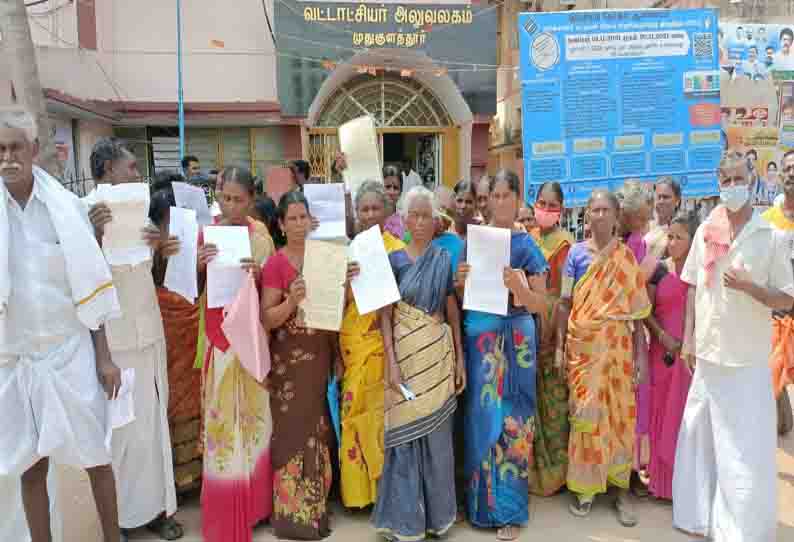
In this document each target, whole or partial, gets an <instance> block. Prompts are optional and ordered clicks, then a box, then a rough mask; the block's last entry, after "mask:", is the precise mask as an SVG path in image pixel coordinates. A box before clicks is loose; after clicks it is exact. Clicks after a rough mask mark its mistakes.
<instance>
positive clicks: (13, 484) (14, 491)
mask: <svg viewBox="0 0 794 542" xmlns="http://www.w3.org/2000/svg"><path fill="white" fill-rule="evenodd" d="M56 478H57V474H56V472H55V468H54V467H50V473H49V476H48V477H47V491H48V493H49V495H50V526H51V532H52V540H53V542H59V541H60V540H63V536H62V534H61V518H60V515H59V514H58V507H57V506H55V494H56V491H57V489H56V486H57V484H56ZM0 510H2V513H0V540H3V541H6V540H7V541H9V542H11V541H13V542H30V531H29V530H28V522H27V518H26V517H25V508H24V506H23V505H22V488H21V482H20V479H19V477H18V476H0Z"/></svg>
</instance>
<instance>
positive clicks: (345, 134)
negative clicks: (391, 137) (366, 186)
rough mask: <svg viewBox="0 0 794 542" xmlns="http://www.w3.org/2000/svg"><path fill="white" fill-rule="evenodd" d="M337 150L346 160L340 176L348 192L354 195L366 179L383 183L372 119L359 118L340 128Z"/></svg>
mask: <svg viewBox="0 0 794 542" xmlns="http://www.w3.org/2000/svg"><path fill="white" fill-rule="evenodd" d="M339 148H340V150H341V151H342V152H343V153H344V155H345V157H346V158H347V169H345V171H344V172H343V173H342V176H343V177H344V179H345V186H346V188H347V191H348V192H350V193H351V194H355V193H356V192H357V191H358V187H359V185H360V184H361V183H363V182H364V181H366V180H368V179H371V180H374V181H380V182H383V168H382V167H381V163H380V151H379V150H378V134H377V132H376V131H375V122H374V121H373V120H372V117H370V116H364V117H359V118H357V119H353V120H351V121H348V122H346V123H345V124H343V125H342V126H340V127H339Z"/></svg>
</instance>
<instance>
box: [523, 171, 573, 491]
mask: <svg viewBox="0 0 794 542" xmlns="http://www.w3.org/2000/svg"><path fill="white" fill-rule="evenodd" d="M563 201H564V200H563V192H562V187H561V186H560V183H556V182H547V183H545V184H543V186H541V187H540V190H538V197H537V200H536V201H535V220H537V223H538V229H536V230H534V232H535V233H536V236H535V240H536V241H537V243H538V246H539V247H540V250H541V251H542V252H543V256H544V257H545V258H546V261H548V263H549V274H548V280H547V283H546V286H547V297H546V306H545V308H544V310H543V311H541V312H540V313H539V315H538V316H539V317H540V322H541V325H540V337H539V338H540V344H539V347H538V374H537V398H538V399H537V403H538V414H537V416H536V418H535V446H534V453H535V460H534V462H533V464H532V472H533V474H532V475H531V476H530V490H531V491H532V493H534V494H536V495H542V496H548V495H552V494H554V493H556V492H557V491H559V490H560V488H561V487H562V486H564V485H565V475H566V471H567V465H568V431H569V423H568V380H567V378H566V376H565V374H564V373H563V372H562V371H560V370H559V368H558V367H555V363H554V354H555V351H556V348H557V339H556V331H557V325H556V322H555V316H556V314H557V306H558V305H559V299H560V288H561V287H562V270H563V267H564V266H565V261H566V259H567V258H568V250H569V249H570V248H571V246H572V245H573V243H574V239H573V236H572V235H571V234H570V233H568V232H567V231H566V230H564V229H563V228H562V227H560V217H561V215H562V211H563V209H564V203H563Z"/></svg>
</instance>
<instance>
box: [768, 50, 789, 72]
mask: <svg viewBox="0 0 794 542" xmlns="http://www.w3.org/2000/svg"><path fill="white" fill-rule="evenodd" d="M773 58H774V61H773V62H772V68H771V69H773V70H794V54H792V53H789V54H787V55H784V54H783V51H778V52H777V53H775V56H774V57H773Z"/></svg>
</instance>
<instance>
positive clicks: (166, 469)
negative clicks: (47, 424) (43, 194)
mask: <svg viewBox="0 0 794 542" xmlns="http://www.w3.org/2000/svg"><path fill="white" fill-rule="evenodd" d="M91 171H92V174H93V176H94V180H95V181H97V182H98V183H110V184H114V185H115V184H120V183H127V182H136V181H140V180H141V178H140V173H138V167H137V162H136V158H135V155H134V154H133V153H132V152H131V151H130V150H129V148H128V147H127V146H126V144H125V143H124V142H123V141H121V140H118V139H115V138H103V139H100V140H99V141H97V143H96V144H95V145H94V149H93V151H92V153H91ZM83 202H84V203H85V204H86V205H87V206H89V207H90V209H89V212H88V216H89V218H90V219H91V223H92V224H93V226H94V229H95V232H96V236H97V239H98V240H99V242H100V243H101V241H102V237H103V234H104V228H105V226H107V225H108V224H109V223H110V222H112V220H113V216H112V214H111V212H110V209H109V207H108V206H107V205H105V204H104V203H103V202H101V201H98V199H97V197H96V192H92V193H91V194H89V195H88V196H86V197H85V198H84V200H83ZM143 237H144V239H145V240H146V241H147V244H149V246H150V247H152V248H155V249H156V250H160V251H161V252H162V254H163V256H166V257H167V256H171V255H173V254H174V253H176V252H177V251H178V250H179V241H178V239H176V238H171V239H165V240H161V233H160V230H159V229H158V228H156V227H153V226H149V227H147V229H146V230H144V232H143ZM151 256H152V255H151V252H150V251H145V254H144V258H145V259H144V261H142V262H139V263H134V264H133V263H130V264H121V265H111V266H110V270H111V272H112V274H113V282H114V284H115V285H116V289H117V290H118V293H119V301H120V302H121V313H122V316H121V318H119V319H114V320H110V321H109V322H108V324H107V330H108V331H107V333H108V345H109V346H110V351H111V353H112V354H113V359H114V360H115V361H116V363H117V364H118V365H119V367H121V368H122V369H134V370H135V388H134V390H133V403H134V405H135V421H134V422H132V423H131V424H129V425H126V426H124V427H122V428H120V429H117V430H114V431H113V439H112V453H113V470H114V471H115V473H116V479H117V485H118V496H119V498H118V502H119V524H120V525H121V527H122V528H123V529H125V530H126V529H135V528H138V527H143V526H144V525H145V526H147V527H148V528H149V529H150V530H152V531H154V532H156V533H157V534H159V535H160V537H161V538H162V539H164V540H175V539H177V538H181V537H182V535H183V534H184V533H183V529H182V526H181V525H179V524H178V523H177V522H176V521H175V520H174V519H173V517H172V516H173V515H174V513H175V512H176V508H177V502H176V487H175V484H174V467H173V460H172V453H173V452H172V450H171V436H170V431H169V427H168V361H167V358H166V345H165V334H164V331H163V320H162V316H161V314H160V305H159V304H158V302H157V292H156V290H155V287H154V279H153V278H152V257H151ZM137 259H138V258H135V259H134V260H137ZM134 260H133V259H131V260H130V262H133V261H134ZM115 263H119V262H115ZM197 393H198V390H197Z"/></svg>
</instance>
